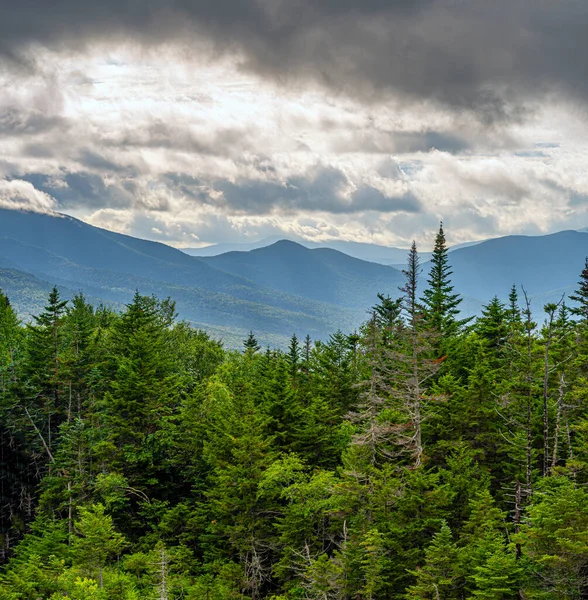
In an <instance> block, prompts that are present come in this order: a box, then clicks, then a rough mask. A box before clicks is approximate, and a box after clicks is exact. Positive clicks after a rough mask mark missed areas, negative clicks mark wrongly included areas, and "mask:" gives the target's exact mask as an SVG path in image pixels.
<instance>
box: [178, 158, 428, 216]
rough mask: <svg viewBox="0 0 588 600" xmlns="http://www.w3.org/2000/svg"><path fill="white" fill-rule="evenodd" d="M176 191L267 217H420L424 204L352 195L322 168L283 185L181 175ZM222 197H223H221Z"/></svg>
mask: <svg viewBox="0 0 588 600" xmlns="http://www.w3.org/2000/svg"><path fill="white" fill-rule="evenodd" d="M166 178H167V180H168V181H169V183H170V184H171V188H172V191H174V192H175V193H180V194H182V195H183V196H185V197H187V198H189V199H192V200H194V201H195V202H196V203H202V204H207V205H211V206H215V207H219V208H222V209H224V210H226V211H228V212H230V213H236V214H249V215H267V214H270V213H273V212H283V213H292V212H298V211H308V212H326V213H331V214H350V213H357V212H365V211H377V212H383V213H395V212H411V213H414V212H419V211H421V209H422V207H421V204H420V202H419V200H418V199H417V198H416V197H415V196H414V195H413V194H412V193H410V192H407V193H402V194H400V195H398V196H396V195H393V196H389V195H386V194H384V193H382V192H381V191H380V190H377V189H376V188H374V187H371V186H369V185H362V186H360V187H358V188H357V189H355V190H354V191H352V192H351V193H348V191H347V190H348V188H349V186H350V182H349V180H348V178H347V177H346V175H345V174H344V173H343V172H342V171H340V170H338V169H335V168H333V167H322V168H319V169H316V170H315V171H314V172H312V173H309V174H307V175H304V176H292V177H288V178H287V179H286V180H285V181H283V182H277V181H266V180H262V179H255V180H254V179H238V180H237V181H235V182H232V181H229V180H226V179H222V180H216V181H214V182H211V183H210V184H208V183H205V182H204V181H203V180H200V179H197V178H194V177H191V176H188V175H182V174H176V173H170V174H168V175H167V176H166ZM218 193H220V196H219V195H218Z"/></svg>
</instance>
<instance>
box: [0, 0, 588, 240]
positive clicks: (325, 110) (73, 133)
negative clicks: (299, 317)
mask: <svg viewBox="0 0 588 600" xmlns="http://www.w3.org/2000/svg"><path fill="white" fill-rule="evenodd" d="M66 4H67V8H68V10H67V11H65V8H66ZM108 4H109V3H108V2H106V5H108ZM122 4H125V3H124V2H123V3H122ZM518 4H520V6H519V12H517V13H516V14H517V15H518V16H517V19H522V20H521V22H516V19H514V21H515V22H509V23H507V24H505V22H504V15H505V14H506V13H507V12H508V11H509V10H511V9H512V4H510V5H506V4H504V3H502V2H501V1H500V2H497V3H495V4H493V5H492V6H489V5H487V3H481V2H477V0H476V1H473V2H472V3H470V5H469V6H468V7H467V10H462V11H461V12H459V11H456V10H455V7H454V5H453V3H451V2H446V1H445V0H422V1H421V2H418V3H415V4H414V6H412V7H411V8H408V7H407V5H405V4H403V3H402V2H400V1H399V2H397V3H388V4H386V6H384V4H382V3H380V2H377V1H376V0H374V1H373V2H368V3H365V5H362V6H361V10H360V9H359V7H355V8H354V9H353V10H352V8H353V7H350V6H347V4H345V3H340V4H337V5H336V6H335V4H331V3H329V2H324V3H315V4H313V5H312V6H311V5H310V4H308V5H307V4H306V3H303V4H301V6H300V7H299V9H300V10H299V11H298V12H299V14H298V17H296V19H295V18H294V17H295V15H294V14H290V12H289V11H288V10H287V6H286V5H282V4H276V5H275V6H273V8H272V7H271V6H270V5H269V4H268V5H267V6H266V4H264V3H258V4H255V5H254V4H251V6H249V5H248V3H247V2H246V3H244V4H243V6H242V8H243V9H244V11H245V12H243V13H241V14H240V15H236V14H234V13H233V12H231V10H232V8H234V7H233V4H232V3H231V2H229V1H228V0H223V1H222V2H219V3H218V6H217V7H216V8H217V9H218V12H214V10H213V8H212V7H208V9H207V10H210V12H208V13H206V12H203V11H204V9H203V8H202V7H199V5H198V4H196V3H195V4H194V5H192V4H190V3H189V2H188V3H183V4H181V5H178V6H175V8H174V9H173V10H172V9H171V8H170V6H171V5H170V6H168V5H167V4H166V3H163V4H162V5H161V9H160V10H158V11H157V12H156V13H149V14H148V15H147V14H145V15H143V16H144V17H145V18H143V19H135V20H133V19H131V13H133V11H134V10H135V8H136V7H131V6H129V7H127V8H128V11H127V12H125V11H122V12H121V11H120V10H119V9H120V7H119V6H118V4H117V5H114V4H113V5H112V6H106V5H105V6H100V7H98V6H92V7H90V5H85V4H84V3H78V4H76V5H73V4H72V5H69V4H68V3H67V2H65V0H58V2H57V3H56V4H55V11H57V12H55V13H52V14H49V13H47V14H46V15H45V14H44V12H43V11H44V9H43V8H42V7H41V9H40V13H41V14H39V15H35V16H33V17H29V18H28V20H27V17H26V15H24V13H23V14H21V15H20V16H19V15H18V14H17V13H18V10H16V11H13V13H11V15H10V16H9V21H10V19H13V20H15V21H14V23H13V28H12V30H11V29H10V28H9V27H7V23H6V22H5V23H4V24H0V34H2V33H4V38H5V46H4V48H11V52H9V53H6V54H3V50H0V85H2V90H3V91H2V94H0V133H2V136H1V137H0V156H1V157H2V159H1V160H0V178H1V179H0V202H1V203H2V205H3V206H5V205H8V204H9V205H10V206H12V207H24V206H28V207H30V208H31V209H33V210H52V209H54V210H57V211H61V212H65V213H69V214H72V215H74V216H77V217H80V218H82V219H84V220H86V221H88V222H90V223H92V224H95V225H99V226H102V227H106V228H111V229H114V230H117V231H121V232H124V233H128V234H131V235H136V236H140V237H145V238H150V239H157V240H161V241H165V242H167V243H170V244H173V245H178V246H194V245H201V244H205V243H212V242H218V241H227V240H233V241H237V240H248V239H249V240H251V239H256V238H259V237H264V236H266V235H291V236H302V237H305V238H312V239H314V240H324V239H328V238H341V239H346V240H356V241H373V242H377V243H382V244H388V245H408V244H409V243H410V241H411V240H412V239H413V237H416V238H418V239H420V240H423V243H425V242H424V240H426V239H427V238H429V239H430V238H431V236H432V233H433V231H434V230H435V229H436V227H437V226H438V222H439V220H440V219H443V220H444V222H445V223H446V226H447V231H448V235H449V238H450V241H451V242H452V243H457V242H463V241H468V240H473V239H481V238H484V237H489V236H496V235H502V234H509V233H539V232H550V231H555V230H558V229H562V228H572V227H573V228H576V227H580V226H584V225H587V224H588V215H587V214H586V212H587V206H588V179H587V176H586V173H587V172H588V152H587V151H586V150H585V148H584V139H585V136H586V134H587V133H588V132H587V127H586V113H585V99H586V97H587V96H588V92H587V90H585V89H584V84H582V83H580V81H581V78H580V77H579V74H580V72H581V65H572V64H569V63H567V62H566V60H568V59H569V57H568V56H567V55H566V54H565V51H564V49H562V48H559V47H558V46H557V41H556V40H554V39H552V38H550V37H549V36H550V35H555V32H553V31H552V32H547V30H545V29H541V30H539V29H538V30H537V31H535V30H534V28H535V27H538V24H540V23H541V22H542V20H543V21H545V22H550V21H549V20H550V19H551V18H552V17H553V15H551V13H550V10H551V9H550V8H549V7H548V6H547V5H545V6H541V7H540V6H539V5H538V4H531V3H530V2H527V0H520V1H519V2H518ZM180 6H181V8H179V7H180ZM247 6H249V7H248V8H247ZM509 6H510V7H511V8H510V9H509ZM523 6H525V7H526V9H527V10H528V14H527V16H525V15H526V13H525V12H524V11H522V7H523ZM60 7H61V9H63V11H64V12H63V13H62V14H61V15H60V18H58V15H59V14H60V13H59V12H58V11H59V9H60ZM462 8H464V7H463V5H462ZM224 9H226V11H225V12H223V10H224ZM270 9H271V10H270ZM533 11H534V12H533ZM578 11H579V12H578ZM582 11H583V9H582V7H581V6H580V5H576V4H573V5H572V4H571V3H570V5H568V6H567V7H564V6H563V5H562V7H560V9H559V12H558V18H559V26H560V28H561V33H562V35H564V33H565V34H566V35H567V39H568V42H569V44H570V45H571V44H573V43H577V44H580V45H581V44H582V43H584V42H583V41H582V40H584V39H585V36H579V35H578V36H576V29H575V28H574V23H575V22H576V21H577V19H578V17H579V13H582V14H583V12H582ZM527 17H528V19H527ZM531 17H532V18H531ZM18 19H20V20H18ZM533 19H535V20H533ZM17 21H18V22H17ZM511 21H512V19H511ZM464 22H467V25H468V26H467V27H464ZM439 23H444V24H445V29H443V27H439ZM17 25H18V27H17ZM433 25H435V27H433ZM515 26H516V27H518V28H519V29H521V28H522V29H525V30H527V31H528V32H529V34H533V36H535V37H527V38H520V36H518V33H519V30H518V29H516V27H515ZM271 28H274V31H275V32H278V31H282V33H281V34H280V35H278V36H277V37H275V38H274V37H273V35H272V34H270V30H271ZM498 30H500V32H501V35H502V36H503V38H504V37H505V36H506V38H508V36H511V38H509V39H511V41H512V44H511V45H510V46H509V45H508V44H504V43H501V45H498V44H497V42H496V40H494V38H493V37H492V35H496V32H497V31H498ZM444 31H445V32H446V33H443V32H444ZM15 32H18V33H15ZM515 33H516V34H517V35H515ZM444 35H446V36H447V37H446V38H445V37H443V36H444ZM517 36H518V37H517ZM227 39H230V40H231V43H230V44H227V43H226V40H227ZM523 40H526V41H523ZM503 41H504V40H503ZM525 43H526V44H528V46H525ZM397 44H399V46H398V47H396V45H397ZM402 44H404V46H403V48H404V50H401V49H400V46H401V45H402ZM480 44H481V47H477V45H480ZM557 48H559V49H557ZM556 49H557V51H556ZM384 50H385V51H387V52H389V54H388V55H387V59H386V60H384V59H383V56H384V55H382V54H381V52H383V51H384ZM409 50H410V52H409ZM547 50H550V51H551V54H550V58H549V61H544V62H543V65H542V66H541V68H542V69H543V73H540V70H539V69H540V65H539V62H538V60H539V57H540V56H541V54H542V53H543V52H546V51H547ZM510 52H512V53H513V54H512V55H511V54H509V53H510ZM533 52H534V53H535V54H533ZM436 54H439V58H440V62H439V61H437V59H436ZM537 54H538V55H539V57H537V56H536V55H537ZM513 57H516V61H517V65H518V66H517V67H516V69H515V70H513V66H512V60H513ZM557 61H560V62H559V63H558V62H557ZM443 65H444V66H443ZM564 66H565V68H564ZM409 67H410V68H409ZM440 69H441V70H440ZM460 69H461V70H460ZM558 69H559V70H558ZM540 75H542V77H540ZM539 82H541V83H539ZM564 97H567V100H565V101H564V99H563V98H564Z"/></svg>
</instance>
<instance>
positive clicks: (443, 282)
mask: <svg viewBox="0 0 588 600" xmlns="http://www.w3.org/2000/svg"><path fill="white" fill-rule="evenodd" d="M452 273H453V272H452V271H451V267H450V266H449V258H448V252H447V245H446V242H445V233H444V231H443V223H441V224H440V225H439V232H438V233H437V236H436V238H435V247H434V249H433V256H432V257H431V270H430V271H429V278H428V279H427V283H428V287H427V289H425V291H424V292H423V298H422V304H423V307H424V311H425V319H426V321H427V323H428V324H429V326H430V327H432V328H433V329H434V330H436V331H438V332H439V333H441V334H442V335H444V336H446V337H451V336H453V335H455V334H456V333H457V331H459V329H460V327H462V326H463V325H464V324H465V323H467V322H468V321H470V320H471V319H461V320H459V319H457V316H458V315H459V305H460V304H461V301H462V298H461V296H460V295H459V294H454V293H453V285H451V279H450V278H451V275H452Z"/></svg>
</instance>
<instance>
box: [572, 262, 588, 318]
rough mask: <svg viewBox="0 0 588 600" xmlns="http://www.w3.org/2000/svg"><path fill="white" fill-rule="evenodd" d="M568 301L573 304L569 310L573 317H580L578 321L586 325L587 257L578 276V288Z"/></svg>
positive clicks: (587, 315)
mask: <svg viewBox="0 0 588 600" xmlns="http://www.w3.org/2000/svg"><path fill="white" fill-rule="evenodd" d="M570 300H571V301H572V302H574V303H575V305H574V306H572V307H571V308H570V312H571V313H572V314H573V315H576V316H578V317H580V319H581V320H582V321H583V322H585V323H588V256H587V257H586V261H585V264H584V268H583V269H582V273H581V274H580V281H579V282H578V288H577V289H576V291H575V292H574V293H573V294H572V295H571V296H570Z"/></svg>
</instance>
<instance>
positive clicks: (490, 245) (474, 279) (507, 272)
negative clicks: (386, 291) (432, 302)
mask: <svg viewBox="0 0 588 600" xmlns="http://www.w3.org/2000/svg"><path fill="white" fill-rule="evenodd" d="M586 256H588V235H586V233H583V232H580V231H561V232H559V233H554V234H551V235H542V236H522V235H516V236H507V237H502V238H496V239H492V240H487V241H485V242H481V243H479V244H477V245H475V246H470V247H467V248H461V249H458V250H455V251H454V252H452V253H451V257H450V261H451V265H452V268H453V271H454V275H453V282H454V284H455V287H456V289H458V290H459V291H460V293H462V294H464V295H466V296H471V297H473V298H477V299H478V300H481V301H484V302H486V301H487V300H489V299H490V298H491V297H492V296H494V295H498V297H499V298H501V299H506V298H507V296H508V293H509V289H510V287H511V286H512V285H513V284H515V285H517V286H518V287H519V291H520V289H521V286H522V287H524V289H525V290H526V291H527V293H528V294H529V295H530V296H532V297H534V302H533V305H534V308H535V310H541V309H542V304H543V303H544V302H547V301H552V300H559V298H560V297H561V296H562V294H564V295H567V294H569V293H570V292H572V291H573V289H574V288H575V287H576V283H577V281H578V279H579V276H580V272H581V271H582V269H583V267H584V261H585V258H586ZM427 266H428V265H424V267H425V269H426V268H427Z"/></svg>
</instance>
